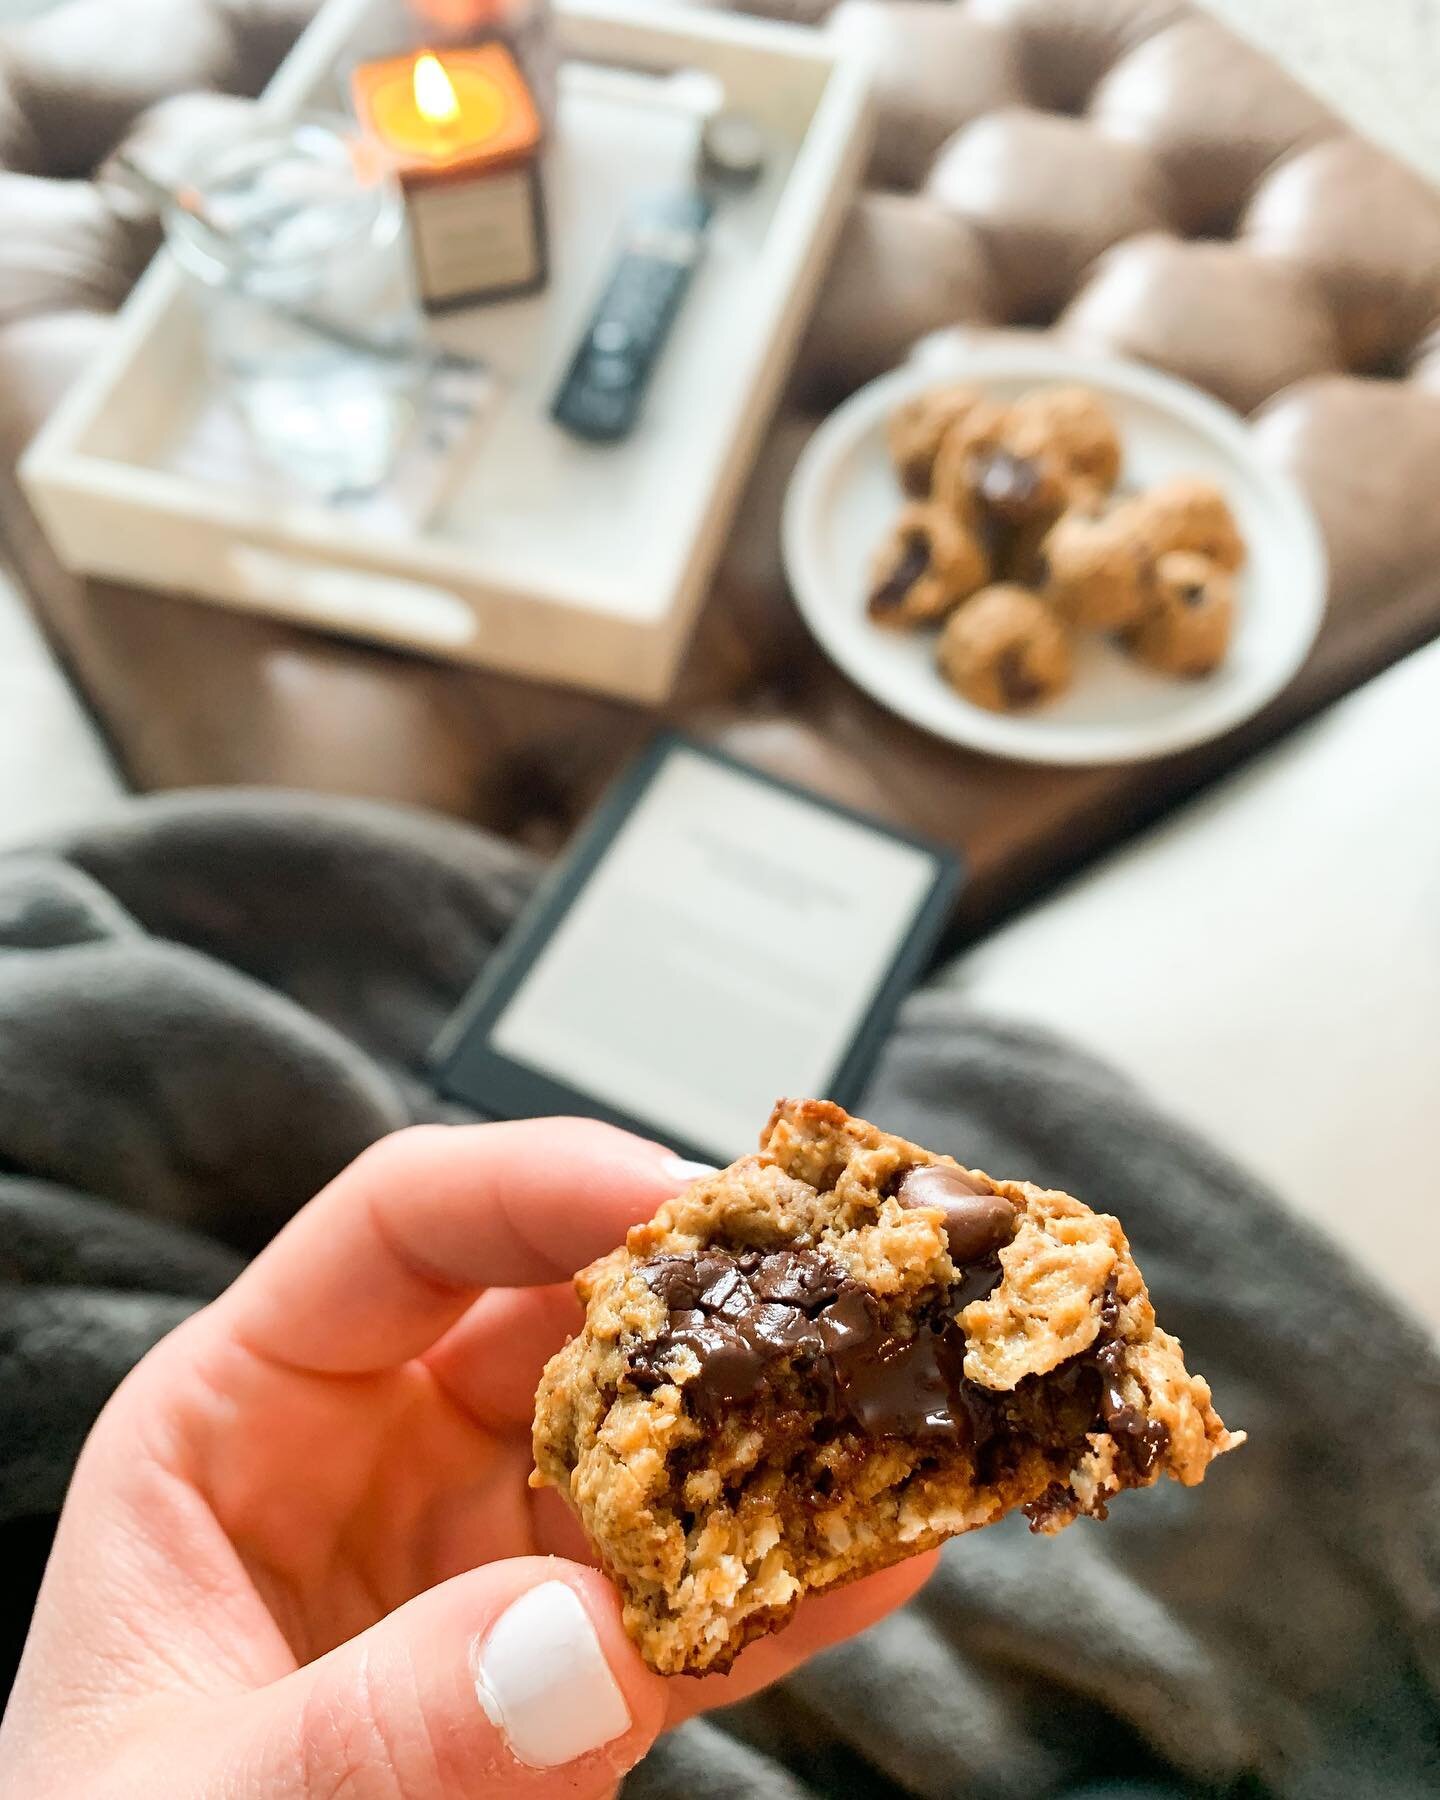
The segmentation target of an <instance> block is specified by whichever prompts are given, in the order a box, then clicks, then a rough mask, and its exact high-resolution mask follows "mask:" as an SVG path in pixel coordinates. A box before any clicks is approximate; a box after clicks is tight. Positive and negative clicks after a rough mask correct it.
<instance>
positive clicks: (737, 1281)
mask: <svg viewBox="0 0 1440 1800" xmlns="http://www.w3.org/2000/svg"><path fill="white" fill-rule="evenodd" d="M700 1304H701V1306H702V1307H703V1308H704V1310H705V1311H706V1312H709V1313H720V1314H722V1315H723V1316H724V1317H725V1318H727V1319H743V1318H744V1317H745V1315H746V1314H747V1313H748V1312H750V1311H751V1310H752V1309H753V1308H754V1305H755V1296H754V1294H753V1293H752V1292H751V1291H750V1283H749V1282H748V1281H747V1280H746V1279H745V1277H744V1276H743V1275H742V1274H741V1273H740V1271H739V1269H737V1268H736V1267H735V1265H734V1264H733V1263H729V1264H727V1265H726V1266H725V1267H724V1268H722V1269H720V1270H718V1271H717V1272H716V1273H715V1274H714V1275H713V1276H712V1277H711V1278H710V1280H708V1281H707V1282H706V1284H705V1286H704V1288H703V1289H702V1290H701V1293H700Z"/></svg>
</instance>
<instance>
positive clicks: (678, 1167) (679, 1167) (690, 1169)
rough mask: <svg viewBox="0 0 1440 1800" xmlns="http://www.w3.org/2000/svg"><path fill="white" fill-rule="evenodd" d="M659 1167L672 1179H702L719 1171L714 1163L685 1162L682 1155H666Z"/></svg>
mask: <svg viewBox="0 0 1440 1800" xmlns="http://www.w3.org/2000/svg"><path fill="white" fill-rule="evenodd" d="M660 1167H661V1168H662V1169H663V1170H664V1171H665V1173H666V1174H667V1175H668V1176H669V1177H670V1179H671V1180H672V1181H703V1180H704V1178H705V1177H706V1176H707V1175H718V1174H719V1173H720V1171H719V1170H718V1169H717V1168H716V1167H715V1165H714V1163H697V1162H686V1160H685V1158H684V1157H683V1156H667V1157H666V1158H665V1160H664V1162H663V1163H661V1165H660Z"/></svg>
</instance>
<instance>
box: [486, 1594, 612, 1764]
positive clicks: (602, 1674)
mask: <svg viewBox="0 0 1440 1800" xmlns="http://www.w3.org/2000/svg"><path fill="white" fill-rule="evenodd" d="M475 1691H476V1693H477V1694H478V1695H479V1696H480V1704H481V1706H482V1707H483V1708H484V1710H485V1716H486V1718H487V1719H489V1721H490V1723H491V1724H492V1725H495V1726H497V1727H498V1728H499V1730H500V1731H501V1733H502V1734H503V1736H504V1738H505V1741H506V1743H507V1744H509V1746H510V1749H511V1752H512V1753H513V1755H514V1756H515V1757H516V1759H517V1760H518V1761H520V1762H522V1763H526V1764H528V1766H529V1767H530V1768H532V1769H554V1768H558V1767H559V1765H560V1764H561V1763H568V1762H573V1761H574V1760H575V1758H576V1757H577V1756H584V1755H585V1754H586V1753H587V1752H588V1751H591V1750H598V1749H599V1748H600V1746H601V1745H602V1744H608V1743H609V1742H610V1740H611V1739H612V1738H617V1737H619V1736H620V1734H621V1733H622V1732H625V1731H628V1730H629V1729H630V1724H631V1720H630V1708H629V1707H628V1706H627V1705H626V1704H625V1696H624V1694H622V1693H621V1691H620V1686H619V1683H618V1682H617V1681H616V1679H615V1677H614V1676H613V1675H612V1674H611V1673H610V1665H609V1663H607V1662H606V1660H605V1653H604V1651H603V1650H602V1649H601V1648H600V1640H599V1638H598V1637H596V1635H595V1627H594V1625H593V1624H592V1623H591V1621H590V1615H589V1613H588V1612H586V1610H585V1607H584V1604H583V1603H582V1601H581V1599H580V1596H579V1595H578V1594H577V1593H576V1592H575V1590H574V1588H572V1587H568V1586H567V1585H566V1584H565V1583H564V1582H563V1581H542V1582H541V1584H540V1586H539V1587H533V1588H531V1589H530V1591H529V1593H528V1594H522V1595H521V1596H520V1598H519V1599H518V1600H516V1601H515V1602H514V1603H513V1604H512V1605H510V1606H508V1607H506V1609H505V1611H504V1612H503V1613H501V1615H500V1617H499V1618H498V1619H497V1620H496V1621H495V1623H494V1625H493V1626H492V1627H491V1628H490V1635H489V1636H488V1637H487V1638H486V1639H485V1640H484V1642H483V1643H482V1644H481V1645H480V1649H479V1654H478V1656H477V1657H476V1659H475Z"/></svg>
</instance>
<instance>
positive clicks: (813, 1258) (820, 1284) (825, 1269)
mask: <svg viewBox="0 0 1440 1800" xmlns="http://www.w3.org/2000/svg"><path fill="white" fill-rule="evenodd" d="M844 1282H845V1271H844V1270H843V1269H842V1268H841V1267H840V1265H839V1264H838V1263H837V1262H835V1261H834V1260H833V1258H831V1257H828V1256H826V1255H824V1254H823V1253H822V1252H821V1251H819V1250H776V1251H772V1253H771V1254H770V1255H769V1256H767V1257H766V1258H765V1259H764V1260H763V1261H762V1262H761V1263H760V1265H759V1267H758V1268H757V1269H756V1270H755V1273H754V1275H753V1276H752V1277H751V1280H750V1285H751V1287H752V1288H754V1290H755V1292H756V1293H757V1294H758V1295H759V1297H760V1298H761V1299H762V1300H776V1301H779V1302H780V1303H781V1304H782V1305H784V1306H800V1307H803V1308H804V1309H805V1310H806V1311H807V1312H811V1311H814V1310H815V1309H816V1308H818V1307H821V1306H824V1305H825V1303H826V1302H827V1301H829V1300H833V1299H834V1298H835V1296H836V1295H837V1294H838V1293H839V1292H840V1289H841V1287H842V1286H843V1285H844Z"/></svg>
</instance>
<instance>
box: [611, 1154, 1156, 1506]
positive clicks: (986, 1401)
mask: <svg viewBox="0 0 1440 1800" xmlns="http://www.w3.org/2000/svg"><path fill="white" fill-rule="evenodd" d="M898 1197H899V1198H900V1200H901V1202H902V1204H905V1205H911V1206H917V1205H925V1206H941V1207H943V1208H944V1210H945V1212H946V1230H947V1236H948V1237H950V1239H951V1246H952V1247H951V1256H952V1259H953V1260H954V1261H955V1262H956V1263H957V1265H958V1266H959V1267H960V1269H961V1276H960V1279H959V1281H958V1282H957V1283H956V1284H955V1285H954V1286H953V1287H952V1289H951V1291H950V1292H949V1293H948V1294H947V1295H946V1296H945V1299H944V1301H943V1303H937V1304H935V1305H934V1306H933V1307H932V1308H931V1309H930V1311H929V1312H928V1314H927V1315H926V1316H925V1317H923V1318H921V1319H919V1320H917V1321H916V1322H915V1328H914V1330H913V1332H912V1333H911V1334H910V1335H909V1336H906V1337H901V1336H899V1335H897V1334H896V1333H895V1332H894V1331H892V1330H890V1329H889V1328H888V1327H887V1325H886V1323H885V1319H884V1314H883V1312H882V1309H881V1305H880V1302H879V1301H878V1300H877V1299H876V1297H875V1295H874V1294H872V1293H871V1292H870V1290H869V1289H868V1288H865V1287H863V1286H862V1285H861V1284H860V1283H859V1282H857V1281H855V1280H853V1279H852V1278H851V1277H850V1276H849V1275H847V1274H846V1272H845V1270H844V1269H843V1268H842V1267H841V1266H840V1264H839V1263H837V1262H836V1261H834V1259H833V1258H831V1257H829V1256H827V1255H825V1254H824V1253H823V1252H822V1251H819V1250H812V1249H786V1250H774V1251H770V1252H769V1253H764V1252H760V1251H744V1252H741V1253H739V1254H732V1253H730V1252H729V1251H724V1250H701V1251H695V1252H691V1253H689V1254H688V1255H682V1256H658V1257H655V1258H654V1259H653V1260H651V1261H650V1262H648V1263H645V1264H643V1265H642V1266H641V1270H640V1274H641V1276H642V1278H643V1279H644V1281H645V1283H646V1284H647V1286H649V1287H650V1289H651V1290H652V1291H653V1292H654V1293H655V1294H657V1295H658V1296H659V1297H660V1298H661V1299H662V1300H663V1301H664V1303H665V1305H666V1308H667V1310H668V1312H669V1315H670V1316H669V1318H668V1320H667V1322H666V1326H665V1330H664V1331H663V1332H662V1333H661V1335H660V1336H659V1337H658V1338H656V1339H654V1340H653V1341H652V1342H650V1343H646V1344H641V1345H638V1346H637V1347H636V1348H635V1349H634V1350H632V1351H631V1353H630V1356H629V1359H628V1361H627V1365H626V1379H627V1380H628V1381H629V1382H631V1383H632V1384H633V1385H634V1386H636V1387H639V1388H642V1389H651V1388H654V1387H657V1386H659V1385H660V1384H661V1383H662V1382H665V1381H670V1380H672V1379H673V1378H674V1375H673V1363H674V1358H675V1354H676V1352H677V1351H689V1352H690V1353H691V1354H693V1356H694V1357H695V1359H696V1360H697V1362H698V1363H699V1371H698V1373H697V1374H696V1375H695V1376H694V1378H693V1379H692V1380H691V1381H690V1382H688V1383H687V1384H686V1389H685V1391H686V1394H687V1396H688V1397H689V1398H690V1400H691V1403H692V1404H693V1405H695V1406H696V1407H697V1408H699V1409H700V1410H701V1411H702V1412H710V1413H713V1412H716V1411H719V1410H722V1409H723V1408H724V1407H725V1406H726V1405H728V1404H730V1403H732V1402H743V1401H746V1400H749V1399H751V1398H752V1397H753V1396H754V1394H755V1393H756V1392H757V1391H758V1390H759V1388H760V1386H761V1384H762V1382H763V1381H764V1379H765V1376H766V1372H767V1369H768V1368H769V1366H770V1365H771V1364H773V1363H777V1362H780V1361H787V1362H789V1363H790V1365H791V1366H792V1367H793V1368H794V1369H795V1370H796V1371H797V1372H798V1373H799V1374H800V1376H801V1377H802V1378H803V1379H805V1380H807V1381H809V1382H811V1383H812V1384H813V1387H814V1390H815V1391H816V1393H817V1396H818V1398H817V1402H816V1404H817V1406H818V1408H819V1410H820V1412H821V1414H822V1418H821V1420H820V1424H821V1425H822V1426H824V1427H825V1428H826V1429H827V1430H832V1431H833V1430H834V1428H835V1426H836V1425H837V1424H841V1423H843V1422H845V1421H849V1422H850V1423H851V1424H853V1425H854V1426H858V1427H859V1429H860V1431H861V1432H863V1433H864V1434H865V1435H866V1436H868V1437H872V1438H886V1437H909V1438H922V1439H935V1440H943V1441H945V1442H947V1443H950V1444H953V1445H957V1446H959V1447H962V1448H968V1449H972V1450H975V1451H977V1452H979V1451H981V1450H982V1449H985V1448H986V1447H987V1446H989V1445H990V1444H991V1443H992V1442H994V1443H996V1445H997V1448H998V1449H999V1450H1000V1452H1001V1453H1002V1455H1003V1452H1004V1444H1005V1437H1006V1433H1007V1431H1008V1430H1014V1431H1019V1432H1021V1433H1022V1434H1023V1435H1024V1436H1026V1437H1028V1438H1030V1439H1031V1440H1033V1441H1037V1442H1041V1443H1042V1444H1051V1443H1053V1444H1054V1445H1055V1446H1056V1447H1057V1448H1058V1447H1061V1446H1063V1445H1065V1444H1068V1443H1073V1442H1074V1441H1075V1439H1076V1437H1077V1436H1079V1435H1080V1434H1082V1433H1083V1432H1084V1431H1086V1430H1088V1429H1093V1428H1095V1427H1096V1426H1098V1425H1101V1424H1103V1425H1104V1427H1105V1428H1106V1429H1107V1430H1109V1431H1110V1432H1111V1434H1112V1435H1113V1436H1114V1437H1115V1438H1116V1440H1117V1441H1118V1442H1119V1443H1120V1444H1121V1445H1123V1447H1124V1449H1125V1451H1126V1453H1127V1454H1128V1456H1129V1457H1130V1459H1131V1461H1132V1462H1133V1465H1134V1467H1135V1469H1136V1471H1137V1472H1138V1474H1139V1475H1140V1476H1141V1477H1144V1476H1147V1475H1149V1474H1150V1473H1151V1472H1152V1471H1153V1469H1154V1468H1155V1466H1156V1463H1157V1462H1158V1461H1159V1459H1160V1457H1161V1456H1162V1455H1163V1454H1164V1451H1165V1448H1166V1445H1167V1444H1168V1443H1169V1432H1168V1431H1167V1430H1166V1428H1165V1426H1164V1425H1163V1424H1161V1423H1160V1422H1159V1421H1158V1420H1154V1419H1147V1418H1146V1417H1145V1415H1144V1413H1143V1412H1141V1411H1140V1409H1139V1408H1138V1407H1134V1406H1130V1405H1127V1404H1126V1401H1125V1396H1124V1391H1123V1387H1122V1385H1121V1384H1122V1378H1123V1375H1124V1370H1125V1353H1124V1348H1123V1346H1122V1344H1121V1343H1120V1341H1119V1339H1118V1332H1119V1322H1120V1313H1119V1300H1118V1298H1117V1297H1116V1295H1115V1292H1114V1290H1113V1289H1107V1290H1106V1292H1105V1294H1104V1295H1103V1296H1102V1298H1101V1302H1100V1324H1101V1334H1100V1337H1099V1338H1098V1339H1097V1342H1096V1345H1095V1346H1094V1347H1093V1348H1092V1349H1091V1350H1089V1351H1087V1352H1084V1353H1083V1354H1082V1355H1081V1356H1079V1357H1076V1358H1074V1359H1073V1360H1072V1361H1071V1362H1070V1363H1069V1364H1067V1365H1065V1366H1064V1367H1062V1368H1060V1369H1057V1370H1054V1371H1052V1372H1051V1373H1050V1374H1049V1375H1046V1376H1041V1377H1035V1378H1029V1377H1027V1383H1028V1384H1030V1386H1029V1397H1028V1401H1026V1402H1025V1404H1024V1406H1023V1407H1022V1410H1021V1413H1020V1414H1019V1415H1017V1416H1018V1418H1019V1422H1018V1423H1015V1424H1012V1423H1010V1421H1011V1420H1012V1414H1014V1409H1015V1408H1016V1407H1017V1405H1019V1404H1020V1401H1021V1396H1020V1395H1019V1394H1018V1393H1017V1394H997V1393H992V1392H990V1390H988V1389H986V1388H981V1387H979V1386H977V1385H976V1384H975V1383H974V1382H971V1381H969V1380H967V1379H966V1376H965V1373H964V1366H963V1365H964V1360H965V1336H964V1333H963V1332H962V1331H961V1329H960V1327H959V1326H958V1325H957V1324H956V1322H955V1318H954V1314H955V1313H956V1311H957V1310H958V1309H959V1307H960V1306H963V1305H965V1304H968V1302H969V1300H971V1299H975V1298H977V1297H979V1296H980V1295H982V1294H984V1293H988V1292H989V1291H990V1289H991V1288H993V1287H994V1285H995V1283H996V1282H997V1281H998V1280H999V1279H1000V1273H1001V1271H1000V1266H999V1251H1000V1249H1002V1248H1003V1247H1004V1245H1005V1244H1006V1243H1008V1242H1009V1241H1010V1238H1011V1237H1012V1236H1013V1235H1014V1231H1015V1225H1016V1217H1017V1215H1016V1209H1015V1207H1014V1206H1013V1205H1012V1204H1011V1202H1010V1201H1008V1200H1006V1199H1005V1197H1004V1196H1003V1195H1001V1194H996V1193H993V1192H991V1191H988V1190H987V1189H986V1188H985V1187H984V1186H983V1185H982V1184H981V1183H980V1182H978V1181H977V1180H975V1179H974V1178H972V1177H971V1176H969V1175H967V1174H966V1172H965V1171H964V1170H962V1169H958V1168H949V1167H947V1166H946V1165H944V1164H932V1165H927V1166H925V1167H923V1168H915V1169H912V1170H910V1171H909V1172H908V1173H907V1175H906V1176H905V1178H904V1180H903V1181H902V1182H901V1184H900V1188H899V1194H898ZM1027 1383H1022V1384H1021V1385H1022V1388H1024V1387H1026V1385H1027Z"/></svg>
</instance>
